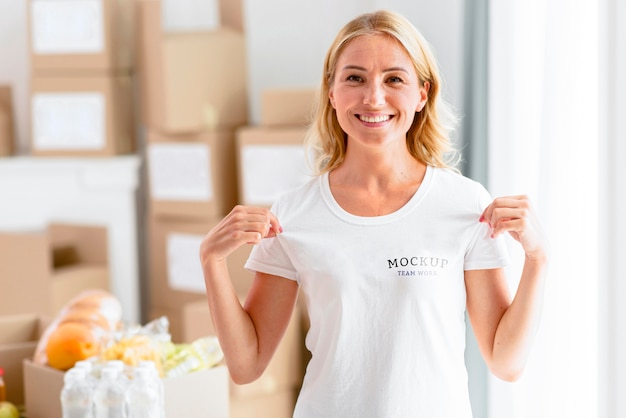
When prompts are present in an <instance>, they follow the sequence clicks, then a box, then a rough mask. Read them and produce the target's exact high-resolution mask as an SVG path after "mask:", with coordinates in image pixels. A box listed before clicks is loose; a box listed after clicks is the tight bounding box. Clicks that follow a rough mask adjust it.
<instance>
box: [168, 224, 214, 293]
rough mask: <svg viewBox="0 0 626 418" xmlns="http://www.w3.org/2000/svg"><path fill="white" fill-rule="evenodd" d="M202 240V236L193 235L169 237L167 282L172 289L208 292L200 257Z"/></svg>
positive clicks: (172, 235)
mask: <svg viewBox="0 0 626 418" xmlns="http://www.w3.org/2000/svg"><path fill="white" fill-rule="evenodd" d="M207 232H208V231H207ZM202 238H203V236H201V235H191V234H176V233H173V234H169V235H168V237H167V243H166V245H167V249H166V251H167V281H168V285H169V287H170V288H172V289H174V290H181V291H184V292H200V293H204V292H206V287H205V285H204V275H203V273H202V266H201V265H200V258H199V257H198V254H199V251H200V243H201V242H202Z"/></svg>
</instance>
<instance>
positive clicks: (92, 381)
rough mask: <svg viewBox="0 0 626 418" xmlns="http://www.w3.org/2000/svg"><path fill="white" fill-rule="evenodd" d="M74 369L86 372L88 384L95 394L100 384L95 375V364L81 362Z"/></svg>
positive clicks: (86, 361)
mask: <svg viewBox="0 0 626 418" xmlns="http://www.w3.org/2000/svg"><path fill="white" fill-rule="evenodd" d="M73 368H74V369H83V370H84V371H85V374H86V379H87V382H88V383H89V386H90V388H91V390H92V392H93V391H94V390H95V389H96V385H97V384H98V378H97V377H96V376H95V375H94V367H93V363H92V362H91V361H89V360H79V361H77V362H76V363H75V364H74V367H73Z"/></svg>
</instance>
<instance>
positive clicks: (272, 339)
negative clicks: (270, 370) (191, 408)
mask: <svg viewBox="0 0 626 418" xmlns="http://www.w3.org/2000/svg"><path fill="white" fill-rule="evenodd" d="M280 231H281V228H280V225H279V223H278V220H277V219H276V217H275V216H274V215H273V214H271V213H270V212H269V211H268V210H267V209H264V208H250V207H244V206H237V207H235V208H234V209H233V210H232V211H231V213H230V214H228V215H227V216H226V217H225V218H224V219H223V220H222V221H221V222H220V223H218V224H217V225H216V226H215V227H214V228H213V229H212V230H211V231H209V233H208V234H207V235H206V236H205V238H204V239H203V241H202V244H201V247H200V260H201V263H202V269H203V273H204V280H205V285H206V290H207V299H208V304H209V309H210V311H211V317H212V319H213V324H214V326H215V330H216V333H217V337H218V339H219V341H220V345H221V347H222V350H223V351H224V357H225V359H226V364H227V365H228V369H229V372H230V374H231V377H232V379H233V381H234V382H235V383H240V384H243V383H249V382H252V381H254V380H255V379H257V378H258V377H259V376H260V375H261V374H262V373H263V371H264V370H265V368H266V367H267V364H268V363H269V361H270V359H271V357H272V355H273V353H274V351H275V350H276V347H277V346H278V343H279V342H280V340H281V338H282V336H283V334H284V332H285V329H286V328H287V325H288V323H289V319H290V317H291V314H292V312H293V307H294V305H295V301H296V297H297V290H298V285H297V283H295V282H294V281H292V280H287V279H285V278H282V277H278V276H272V275H268V274H262V273H257V274H256V276H255V280H254V283H253V285H252V287H251V289H250V291H249V293H248V297H247V299H246V302H245V305H244V306H242V305H241V303H240V302H239V298H238V296H237V294H236V292H235V290H234V288H233V285H232V283H231V280H230V275H229V273H228V268H227V266H226V258H227V257H228V256H229V255H230V254H231V253H232V252H233V251H234V250H235V249H237V248H238V247H239V246H241V245H246V244H256V243H259V242H260V241H261V240H262V239H264V238H270V237H274V236H275V235H276V234H278V233H280Z"/></svg>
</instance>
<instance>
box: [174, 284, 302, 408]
mask: <svg viewBox="0 0 626 418" xmlns="http://www.w3.org/2000/svg"><path fill="white" fill-rule="evenodd" d="M239 299H240V301H241V302H242V303H243V301H244V300H245V294H242V295H241V296H240V297H239ZM181 316H182V321H181V322H182V325H183V327H184V328H183V334H184V335H185V337H186V338H187V339H188V340H189V341H193V340H195V339H197V338H200V337H203V336H206V335H215V334H216V333H215V328H214V327H213V321H212V319H211V312H210V310H209V306H208V304H207V302H206V301H199V302H190V303H188V304H185V305H184V306H183V307H182V314H181ZM304 350H305V347H304V338H303V332H302V319H301V317H300V311H299V310H297V309H296V310H295V311H294V313H293V316H292V318H291V321H290V322H289V325H288V326H287V330H286V331H285V335H284V336H283V338H282V340H281V342H280V344H279V345H278V348H277V349H276V352H275V353H274V357H272V360H271V361H270V363H269V364H268V366H267V369H265V372H264V373H263V375H262V376H261V377H259V379H257V380H256V381H254V382H252V383H249V384H245V385H238V384H235V383H233V382H232V381H231V382H230V394H231V398H246V399H248V398H251V397H256V396H259V395H269V394H274V393H276V392H279V391H282V390H286V389H293V388H297V387H300V385H301V384H302V379H303V378H304V368H303V367H302V365H303V361H302V358H303V353H304Z"/></svg>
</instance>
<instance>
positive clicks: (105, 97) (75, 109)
mask: <svg viewBox="0 0 626 418" xmlns="http://www.w3.org/2000/svg"><path fill="white" fill-rule="evenodd" d="M30 87H31V112H30V118H31V130H32V139H31V153H32V154H33V155H38V156H114V155H121V154H129V153H132V152H133V151H134V149H135V130H134V125H133V100H132V98H133V96H132V85H131V78H130V76H115V77H111V76H108V75H93V76H80V77H72V76H68V75H66V76H36V77H33V78H32V79H31V86H30Z"/></svg>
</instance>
